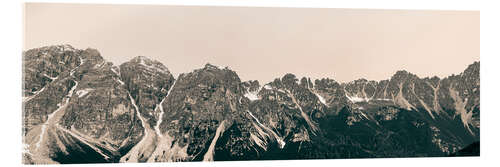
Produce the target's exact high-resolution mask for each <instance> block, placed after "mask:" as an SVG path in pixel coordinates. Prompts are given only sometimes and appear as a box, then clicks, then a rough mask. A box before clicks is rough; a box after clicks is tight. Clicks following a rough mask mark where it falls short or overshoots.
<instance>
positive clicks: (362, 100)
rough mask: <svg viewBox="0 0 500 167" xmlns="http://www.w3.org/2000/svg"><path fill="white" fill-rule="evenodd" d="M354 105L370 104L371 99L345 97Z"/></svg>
mask: <svg viewBox="0 0 500 167" xmlns="http://www.w3.org/2000/svg"><path fill="white" fill-rule="evenodd" d="M345 96H346V97H347V99H349V101H351V102H353V103H361V102H369V101H370V98H366V97H358V96H349V95H347V94H346V95H345Z"/></svg>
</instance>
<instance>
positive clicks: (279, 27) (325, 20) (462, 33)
mask: <svg viewBox="0 0 500 167" xmlns="http://www.w3.org/2000/svg"><path fill="white" fill-rule="evenodd" d="M24 16H25V46H24V47H25V49H31V48H35V47H41V46H47V45H56V44H70V45H72V46H73V47H75V48H79V49H85V48H88V47H90V48H95V49H98V50H99V51H100V53H101V55H102V56H103V57H104V58H105V59H106V60H108V61H111V62H113V63H114V64H115V65H119V64H121V63H123V62H126V61H128V60H130V59H132V58H133V57H136V56H139V55H141V56H146V57H149V58H151V59H155V60H158V61H160V62H162V63H163V64H164V65H165V66H166V67H167V68H168V69H169V70H170V71H171V72H172V73H173V74H174V75H175V76H177V75H178V74H180V73H187V72H191V71H193V70H194V69H198V68H202V67H203V65H204V64H206V63H207V62H210V63H212V64H215V65H220V66H229V67H230V68H231V69H232V70H234V71H236V72H237V73H238V75H239V76H240V78H241V79H242V81H246V80H259V81H260V82H261V83H267V82H269V81H272V80H273V79H274V78H277V77H282V76H283V75H284V74H286V73H293V74H295V75H296V76H297V77H303V76H307V77H311V78H312V79H316V78H325V77H329V78H332V79H335V80H337V81H340V82H347V81H351V80H355V79H359V78H366V79H368V80H383V79H389V78H390V77H391V76H392V75H393V74H394V73H395V72H396V71H397V70H402V69H404V70H407V71H409V72H411V73H414V74H417V75H418V76H420V77H427V76H434V75H437V76H439V77H444V76H448V75H451V74H458V73H460V72H462V71H463V70H464V69H465V68H466V67H467V65H469V64H471V63H473V61H479V11H415V10H413V11H410V10H369V9H312V8H263V7H213V6H165V5H158V6H152V5H89V4H49V3H42V4H40V3H29V4H26V6H25V15H24Z"/></svg>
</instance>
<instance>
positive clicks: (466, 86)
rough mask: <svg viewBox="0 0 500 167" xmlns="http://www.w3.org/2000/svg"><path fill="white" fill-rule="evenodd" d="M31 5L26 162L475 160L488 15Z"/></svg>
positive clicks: (25, 57)
mask: <svg viewBox="0 0 500 167" xmlns="http://www.w3.org/2000/svg"><path fill="white" fill-rule="evenodd" d="M23 6H24V11H23V12H24V14H23V15H24V16H23V17H24V22H23V24H24V31H23V33H24V47H23V51H22V72H23V73H22V129H19V131H22V146H23V148H22V149H23V150H22V155H19V156H22V163H23V164H88V163H138V162H144V163H159V162H164V163H173V162H180V163H182V162H189V161H249V160H252V161H255V160H313V159H316V160H317V159H367V158H416V157H470V156H475V157H478V156H480V42H479V35H480V33H479V20H480V19H479V14H480V12H479V11H473V10H406V9H405V10H402V9H401V10H399V9H348V8H306V7H303V8H288V7H242V6H234V7H233V6H182V5H138V4H76V3H25V4H23Z"/></svg>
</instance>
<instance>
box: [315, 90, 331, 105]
mask: <svg viewBox="0 0 500 167" xmlns="http://www.w3.org/2000/svg"><path fill="white" fill-rule="evenodd" d="M311 92H313V93H314V94H315V95H316V97H318V99H319V101H320V102H321V103H323V104H324V105H325V106H327V107H328V104H326V100H325V98H323V96H321V95H319V94H318V93H316V92H314V91H311Z"/></svg>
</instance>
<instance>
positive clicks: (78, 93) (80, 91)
mask: <svg viewBox="0 0 500 167" xmlns="http://www.w3.org/2000/svg"><path fill="white" fill-rule="evenodd" d="M92 90H94V89H92V88H85V89H83V90H78V91H76V95H78V97H79V98H81V97H83V96H85V95H86V94H88V93H89V92H90V91H92Z"/></svg>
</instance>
